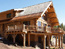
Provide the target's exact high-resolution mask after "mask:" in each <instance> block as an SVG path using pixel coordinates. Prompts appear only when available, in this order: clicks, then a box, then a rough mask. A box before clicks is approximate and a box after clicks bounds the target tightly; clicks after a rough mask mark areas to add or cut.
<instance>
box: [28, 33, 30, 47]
mask: <svg viewBox="0 0 65 49" xmlns="http://www.w3.org/2000/svg"><path fill="white" fill-rule="evenodd" d="M28 46H30V34H29V33H28Z"/></svg>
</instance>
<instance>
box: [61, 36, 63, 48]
mask: <svg viewBox="0 0 65 49" xmlns="http://www.w3.org/2000/svg"><path fill="white" fill-rule="evenodd" d="M61 48H63V35H61Z"/></svg>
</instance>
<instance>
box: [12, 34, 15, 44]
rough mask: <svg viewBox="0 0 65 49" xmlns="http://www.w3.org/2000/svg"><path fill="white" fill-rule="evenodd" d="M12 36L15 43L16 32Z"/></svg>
mask: <svg viewBox="0 0 65 49" xmlns="http://www.w3.org/2000/svg"><path fill="white" fill-rule="evenodd" d="M12 37H13V43H14V44H15V38H16V35H15V34H14V35H12Z"/></svg>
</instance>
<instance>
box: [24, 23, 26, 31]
mask: <svg viewBox="0 0 65 49" xmlns="http://www.w3.org/2000/svg"><path fill="white" fill-rule="evenodd" d="M25 27H26V26H25V24H23V32H25V29H26V28H25Z"/></svg>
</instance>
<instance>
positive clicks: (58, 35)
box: [58, 35, 60, 48]
mask: <svg viewBox="0 0 65 49" xmlns="http://www.w3.org/2000/svg"><path fill="white" fill-rule="evenodd" d="M58 46H59V48H60V35H58Z"/></svg>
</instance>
